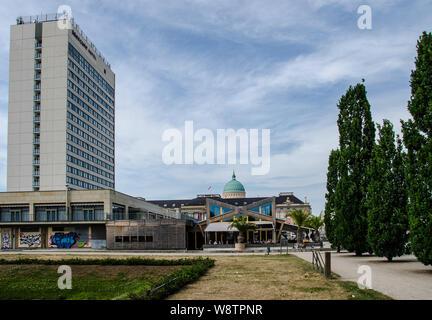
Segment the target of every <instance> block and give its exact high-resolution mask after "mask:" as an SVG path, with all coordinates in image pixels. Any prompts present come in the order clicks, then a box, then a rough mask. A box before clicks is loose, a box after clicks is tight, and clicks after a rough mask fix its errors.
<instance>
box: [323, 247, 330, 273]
mask: <svg viewBox="0 0 432 320" xmlns="http://www.w3.org/2000/svg"><path fill="white" fill-rule="evenodd" d="M324 275H325V277H326V278H327V279H329V278H331V252H330V251H326V252H325V262H324Z"/></svg>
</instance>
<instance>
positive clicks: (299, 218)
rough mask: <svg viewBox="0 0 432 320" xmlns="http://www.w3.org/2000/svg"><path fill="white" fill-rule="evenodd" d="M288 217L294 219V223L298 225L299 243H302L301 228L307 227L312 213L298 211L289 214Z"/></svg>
mask: <svg viewBox="0 0 432 320" xmlns="http://www.w3.org/2000/svg"><path fill="white" fill-rule="evenodd" d="M287 217H290V218H291V219H293V221H294V223H295V224H296V225H297V243H302V242H303V231H302V230H301V227H305V226H306V225H307V222H308V219H309V217H310V213H309V212H307V211H303V210H300V209H297V210H293V211H290V212H288V213H287Z"/></svg>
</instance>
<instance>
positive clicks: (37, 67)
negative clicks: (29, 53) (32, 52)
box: [34, 63, 42, 70]
mask: <svg viewBox="0 0 432 320" xmlns="http://www.w3.org/2000/svg"><path fill="white" fill-rule="evenodd" d="M34 67H35V69H37V70H39V69H40V68H42V64H40V63H35V65H34Z"/></svg>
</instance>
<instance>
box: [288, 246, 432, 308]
mask: <svg viewBox="0 0 432 320" xmlns="http://www.w3.org/2000/svg"><path fill="white" fill-rule="evenodd" d="M290 253H291V254H295V255H296V256H298V257H299V258H302V259H304V260H306V261H309V262H311V261H312V253H310V252H290ZM323 258H324V256H323ZM361 265H367V266H369V267H370V268H371V271H372V289H374V290H377V291H379V292H382V293H384V294H385V295H387V296H390V297H392V298H394V299H398V300H432V267H431V266H425V265H423V264H422V263H421V262H418V261H417V258H416V257H415V256H412V255H407V256H402V257H398V258H394V259H393V262H390V263H389V262H387V259H385V258H379V257H375V256H371V255H365V256H362V257H356V256H355V255H353V254H351V253H346V252H345V253H344V252H342V253H336V252H332V256H331V267H332V272H334V273H337V274H339V275H340V276H341V280H348V281H354V282H357V280H358V279H359V277H360V276H361V273H357V270H358V268H359V266H361Z"/></svg>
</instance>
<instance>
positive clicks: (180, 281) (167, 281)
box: [128, 258, 214, 300]
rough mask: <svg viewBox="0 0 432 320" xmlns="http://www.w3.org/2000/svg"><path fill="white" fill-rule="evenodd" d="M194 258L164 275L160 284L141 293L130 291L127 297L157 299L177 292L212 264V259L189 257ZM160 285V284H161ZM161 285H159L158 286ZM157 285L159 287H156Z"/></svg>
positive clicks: (202, 273) (201, 274)
mask: <svg viewBox="0 0 432 320" xmlns="http://www.w3.org/2000/svg"><path fill="white" fill-rule="evenodd" d="M191 260H195V261H194V262H195V263H194V264H193V265H185V266H183V267H182V268H181V269H180V270H177V271H175V272H173V273H172V274H170V275H168V276H166V277H164V278H163V279H162V281H161V283H160V284H158V285H157V286H155V288H154V289H153V290H154V291H152V290H148V291H146V292H142V293H138V294H137V293H130V294H129V295H128V297H129V298H130V299H133V300H159V299H164V298H166V297H168V296H169V295H171V294H173V293H175V292H177V291H178V290H180V289H181V288H183V287H184V286H185V285H187V284H189V283H192V282H194V281H196V280H197V279H198V278H200V277H201V276H203V275H204V274H205V273H206V272H207V270H208V269H210V268H211V267H212V266H214V260H212V259H209V258H206V259H202V258H199V259H191ZM161 285H162V286H161ZM160 286H161V287H160ZM157 287H160V288H159V289H157Z"/></svg>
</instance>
